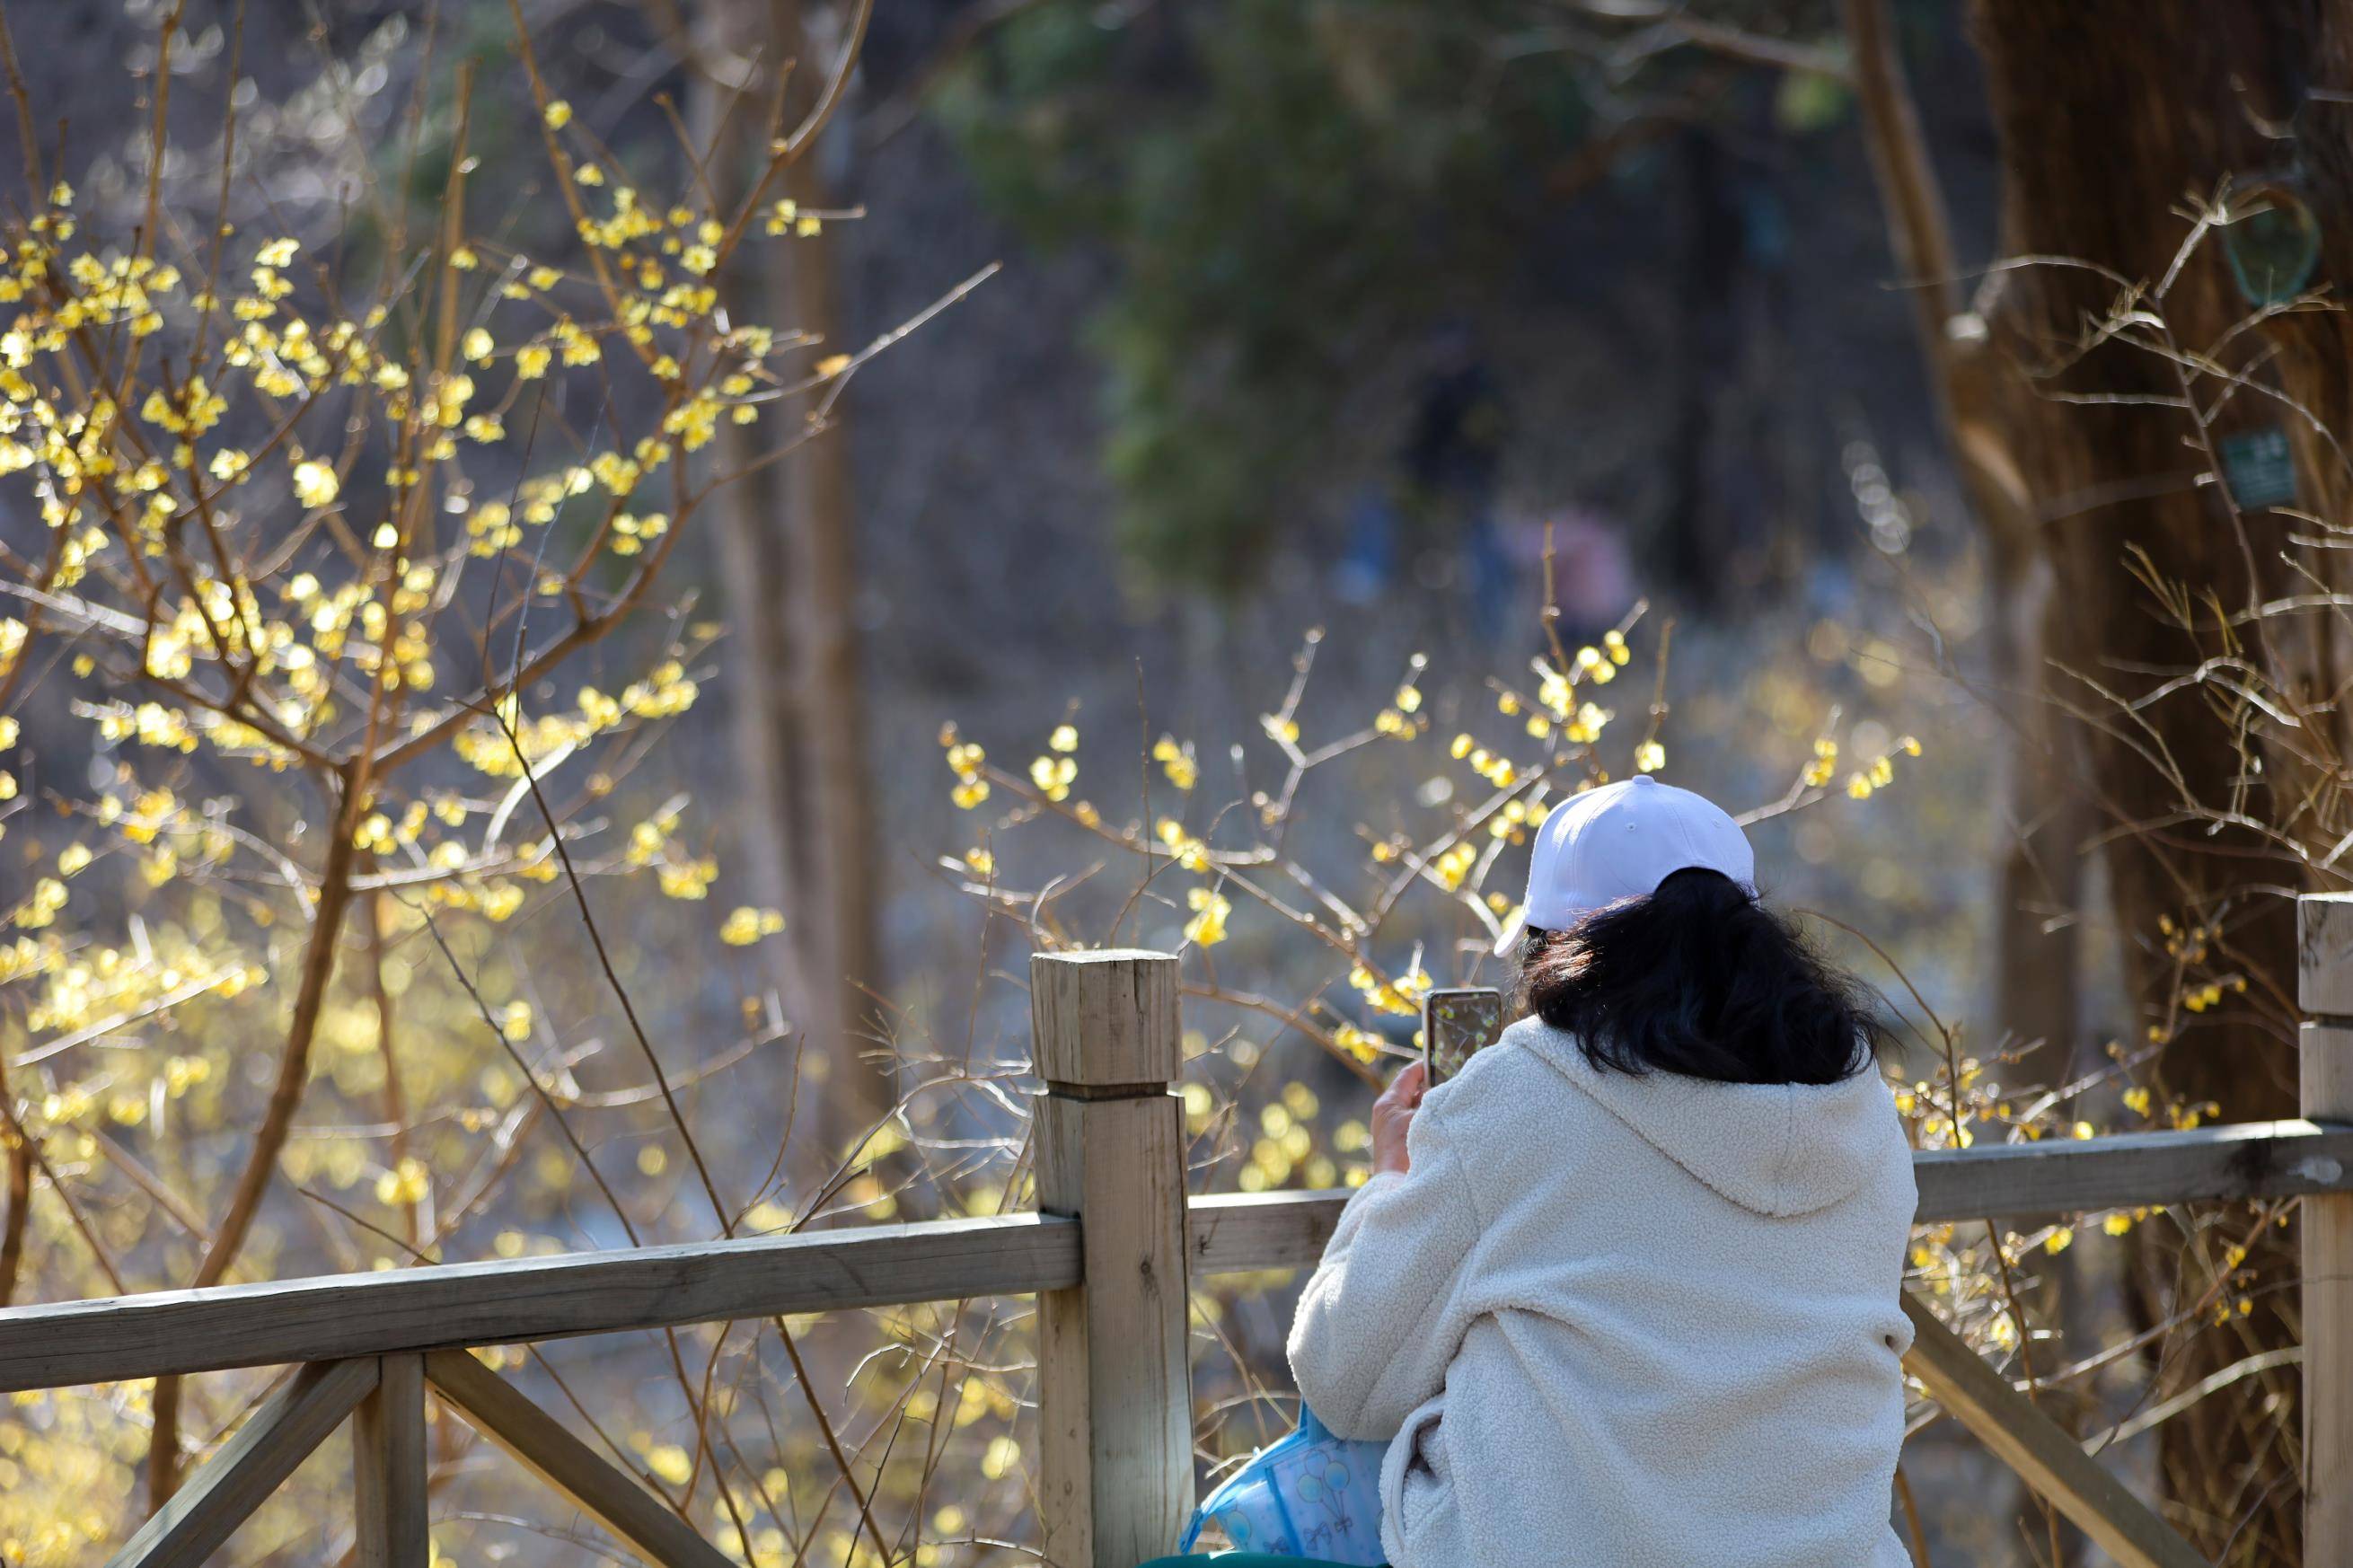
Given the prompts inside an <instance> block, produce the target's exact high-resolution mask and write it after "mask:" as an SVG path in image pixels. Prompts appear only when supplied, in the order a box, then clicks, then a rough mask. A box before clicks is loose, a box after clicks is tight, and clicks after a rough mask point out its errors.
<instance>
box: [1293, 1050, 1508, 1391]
mask: <svg viewBox="0 0 2353 1568" xmlns="http://www.w3.org/2000/svg"><path fill="white" fill-rule="evenodd" d="M1449 1087H1451V1086H1449ZM1445 1099H1446V1097H1445V1096H1444V1095H1443V1094H1442V1093H1440V1092H1439V1091H1433V1092H1432V1096H1431V1098H1430V1099H1428V1100H1424V1101H1423V1102H1422V1107H1421V1110H1419V1112H1418V1113H1417V1114H1416V1115H1415V1117H1414V1119H1413V1124H1412V1126H1411V1127H1410V1128H1409V1130H1408V1132H1407V1135H1406V1149H1407V1152H1408V1153H1409V1155H1410V1156H1411V1158H1410V1160H1409V1164H1410V1167H1411V1168H1410V1170H1409V1171H1408V1172H1407V1173H1403V1174H1399V1173H1396V1172H1382V1173H1378V1174H1377V1175H1375V1176H1374V1177H1373V1178H1372V1179H1371V1180H1369V1181H1367V1182H1366V1184H1364V1185H1363V1186H1362V1187H1360V1188H1358V1189H1357V1190H1356V1193H1355V1194H1354V1195H1352V1196H1351V1197H1350V1198H1349V1199H1348V1203H1347V1206H1346V1207H1345V1208H1344V1209H1342V1210H1341V1212H1340V1224H1339V1227H1338V1228H1337V1229H1336V1230H1335V1231H1334V1232H1333V1233H1332V1239H1331V1241H1330V1242H1329V1243H1327V1244H1326V1245H1325V1247H1324V1258H1323V1260H1322V1261H1321V1262H1320V1263H1318V1264H1317V1265H1316V1267H1315V1273H1314V1276H1313V1277H1312V1278H1311V1279H1309V1280H1308V1281H1307V1288H1306V1289H1304V1290H1303V1291H1302V1292H1301V1294H1300V1297H1299V1313H1298V1316H1297V1317H1296V1318H1294V1319H1293V1321H1292V1325H1291V1342H1290V1346H1289V1350H1290V1353H1291V1372H1292V1375H1293V1378H1295V1379H1296V1380H1297V1381H1298V1384H1299V1394H1300V1397H1301V1398H1303V1400H1305V1401H1306V1403H1307V1407H1308V1408H1309V1409H1311V1410H1313V1411H1314V1412H1315V1415H1316V1418H1317V1419H1318V1420H1320V1421H1322V1422H1323V1423H1324V1426H1328V1427H1330V1428H1331V1429H1332V1431H1333V1432H1334V1433H1335V1435H1337V1436H1342V1437H1362V1438H1387V1437H1391V1436H1395V1435H1396V1434H1397V1431H1398V1428H1399V1427H1400V1426H1403V1425H1404V1424H1405V1419H1406V1417H1407V1416H1408V1415H1411V1414H1412V1413H1413V1411H1414V1410H1415V1409H1416V1408H1417V1407H1418V1406H1419V1405H1422V1404H1424V1403H1426V1402H1427V1401H1428V1400H1430V1398H1431V1397H1432V1396H1433V1395H1435V1394H1437V1393H1438V1392H1439V1390H1440V1389H1441V1388H1443V1387H1444V1386H1445V1384H1446V1368H1447V1363H1450V1362H1451V1361H1452V1360H1453V1359H1454V1352H1455V1350H1456V1348H1457V1346H1456V1338H1457V1336H1456V1335H1453V1334H1450V1333H1445V1332H1444V1331H1443V1330H1444V1325H1445V1320H1446V1316H1447V1312H1446V1309H1447V1305H1448V1303H1449V1302H1450V1301H1451V1300H1452V1299H1453V1298H1454V1296H1455V1294H1456V1293H1457V1291H1458V1290H1459V1289H1460V1288H1461V1276H1462V1271H1463V1261H1464V1259H1465V1258H1467V1257H1468V1256H1469V1255H1470V1252H1471V1247H1472V1244H1473V1243H1474V1242H1476V1241H1477V1240H1478V1238H1479V1230H1480V1225H1479V1217H1478V1214H1477V1210H1476V1208H1475V1206H1474V1205H1473V1204H1472V1198H1471V1190H1470V1183H1469V1181H1468V1179H1467V1178H1466V1176H1465V1174H1464V1172H1463V1169H1462V1163H1461V1157H1460V1155H1459V1154H1458V1153H1457V1152H1456V1149H1455V1144H1454V1140H1453V1137H1452V1136H1451V1129H1450V1128H1449V1127H1448V1126H1447V1124H1446V1123H1445V1121H1444V1120H1443V1115H1442V1111H1443V1102H1444V1100H1445Z"/></svg>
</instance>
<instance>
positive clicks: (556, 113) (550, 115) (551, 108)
mask: <svg viewBox="0 0 2353 1568" xmlns="http://www.w3.org/2000/svg"><path fill="white" fill-rule="evenodd" d="M541 118H543V120H545V121H547V128H548V129H549V130H550V131H561V130H563V129H564V128H565V126H567V125H569V124H571V123H572V106H571V105H570V104H568V103H566V102H565V101H564V100H562V99H560V98H559V99H555V100H552V101H551V102H550V103H549V104H548V106H547V109H546V111H545V112H544V113H543V115H542V116H541Z"/></svg>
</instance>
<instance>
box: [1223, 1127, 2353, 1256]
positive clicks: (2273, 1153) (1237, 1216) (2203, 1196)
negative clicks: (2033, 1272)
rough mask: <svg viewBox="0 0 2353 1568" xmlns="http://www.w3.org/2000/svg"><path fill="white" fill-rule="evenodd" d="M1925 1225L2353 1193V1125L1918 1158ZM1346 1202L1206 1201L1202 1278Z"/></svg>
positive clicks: (2073, 1142) (1316, 1223) (1332, 1220)
mask: <svg viewBox="0 0 2353 1568" xmlns="http://www.w3.org/2000/svg"><path fill="white" fill-rule="evenodd" d="M1912 1173H1913V1176H1914V1178H1915V1181H1916V1182H1917V1183H1918V1184H1919V1188H1920V1206H1919V1208H1918V1210H1917V1211H1916V1212H1915V1223H1917V1224H1920V1225H1942V1224H1945V1223H1947V1222H1948V1221H1954V1220H1969V1219H2028V1218H2034V1217H2039V1216H2042V1215H2063V1214H2085V1213H2091V1212H2094V1211H2097V1210H2100V1209H2112V1208H2128V1207H2144V1206H2145V1207H2149V1208H2157V1207H2162V1206H2164V1205H2168V1204H2188V1203H2215V1202H2228V1201H2232V1200H2234V1199H2239V1198H2284V1197H2303V1196H2306V1195H2309V1194H2316V1193H2340V1192H2348V1191H2353V1126H2344V1125H2339V1124H2334V1123H2332V1124H2330V1125H2327V1126H2322V1125H2320V1124H2318V1123H2316V1122H2311V1121H2244V1122H2234V1123H2230V1124H2226V1125H2223V1126H2218V1127H2200V1128H2194V1129H2192V1130H2190V1131H2187V1132H2127V1133H2120V1134H2118V1135H2116V1136H2115V1137H2112V1138H2085V1139H2069V1140H2066V1141H2064V1142H2040V1143H2001V1144H1993V1145H1979V1146H1978V1147H1977V1148H1974V1149H1934V1150H1929V1151H1927V1152H1924V1153H1917V1154H1915V1155H1913V1156H1912ZM1347 1199H1348V1194H1346V1193H1345V1192H1323V1193H1242V1194H1232V1195H1229V1196H1219V1197H1205V1198H1195V1199H1194V1200H1193V1203H1192V1237H1191V1241H1192V1257H1191V1262H1192V1268H1193V1272H1194V1273H1196V1274H1236V1273H1242V1272H1246V1271H1248V1270H1250V1269H1255V1268H1309V1267H1312V1266H1313V1265H1314V1262H1315V1260H1316V1258H1320V1257H1321V1256H1323V1252H1324V1242H1325V1241H1326V1240H1328V1239H1329V1238H1330V1237H1331V1235H1332V1227H1333V1226H1335V1225H1337V1224H1338V1223H1339V1219H1340V1208H1341V1205H1344V1204H1345V1203H1346V1202H1347Z"/></svg>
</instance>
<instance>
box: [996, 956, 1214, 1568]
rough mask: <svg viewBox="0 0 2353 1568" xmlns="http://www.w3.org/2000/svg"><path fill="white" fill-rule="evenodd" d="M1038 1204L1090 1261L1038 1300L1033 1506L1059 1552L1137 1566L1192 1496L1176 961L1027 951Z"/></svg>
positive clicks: (1165, 1548) (1071, 1563) (1072, 1563)
mask: <svg viewBox="0 0 2353 1568" xmlns="http://www.w3.org/2000/svg"><path fill="white" fill-rule="evenodd" d="M1029 1008H1030V1014H1029V1016H1030V1024H1031V1029H1032V1037H1033V1040H1034V1044H1035V1053H1036V1058H1037V1071H1038V1076H1039V1078H1041V1079H1044V1080H1045V1083H1046V1089H1045V1093H1044V1094H1043V1095H1041V1096H1040V1097H1039V1100H1038V1102H1037V1128H1036V1149H1037V1159H1038V1206H1039V1208H1040V1209H1042V1210H1044V1211H1045V1212H1047V1213H1050V1214H1063V1215H1077V1216H1078V1219H1079V1224H1080V1231H1081V1241H1080V1250H1081V1255H1082V1259H1083V1268H1084V1277H1083V1279H1082V1281H1081V1282H1080V1283H1079V1284H1078V1285H1077V1286H1075V1287H1073V1288H1071V1289H1067V1290H1050V1291H1047V1292H1045V1293H1044V1294H1042V1295H1040V1296H1039V1299H1038V1430H1039V1488H1038V1512H1039V1524H1040V1527H1041V1529H1042V1531H1043V1534H1044V1537H1045V1542H1044V1551H1045V1555H1046V1561H1047V1562H1048V1563H1050V1564H1052V1565H1053V1568H1136V1564H1138V1563H1143V1562H1145V1561H1146V1560H1147V1559H1150V1558H1153V1557H1156V1556H1160V1555H1162V1554H1164V1553H1166V1552H1171V1551H1174V1550H1175V1549H1176V1537H1177V1534H1178V1532H1179V1531H1181V1530H1182V1529H1183V1528H1184V1523H1185V1520H1186V1517H1187V1514H1188V1513H1190V1512H1191V1510H1192V1507H1193V1400H1192V1383H1191V1378H1190V1376H1189V1374H1188V1370H1187V1355H1186V1334H1187V1299H1186V1276H1185V1268H1186V1260H1185V1142H1184V1134H1185V1124H1184V1117H1183V1114H1182V1102H1181V1101H1179V1100H1177V1099H1176V1096H1175V1095H1174V1094H1172V1093H1171V1092H1170V1091H1169V1086H1170V1084H1171V1083H1172V1082H1174V1081H1175V1079H1176V1078H1177V1076H1178V1074H1179V1072H1180V1070H1181V1067H1182V1058H1183V1049H1182V1047H1181V1045H1180V1043H1179V1032H1178V1026H1177V1009H1176V960H1175V959H1174V958H1172V957H1170V956H1168V955H1167V954H1166V953H1159V952H1071V953H1039V954H1036V955H1035V956H1033V957H1032V958H1031V959H1030V961H1029Z"/></svg>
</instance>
